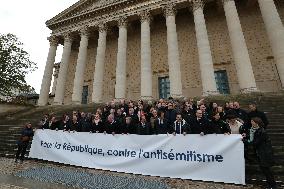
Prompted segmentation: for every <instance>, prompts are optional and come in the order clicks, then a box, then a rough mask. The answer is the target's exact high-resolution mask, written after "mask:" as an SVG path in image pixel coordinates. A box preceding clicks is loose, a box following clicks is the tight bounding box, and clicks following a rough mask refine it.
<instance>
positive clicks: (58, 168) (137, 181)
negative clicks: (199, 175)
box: [0, 158, 260, 189]
mask: <svg viewBox="0 0 284 189" xmlns="http://www.w3.org/2000/svg"><path fill="white" fill-rule="evenodd" d="M0 169H1V170H0V183H1V184H0V189H6V188H9V189H27V188H29V189H30V188H32V189H33V188H35V189H38V188H41V189H46V188H50V189H63V188H70V186H72V187H73V188H74V187H75V188H104V189H106V188H119V189H120V188H121V189H126V188H133V189H134V188H139V189H140V188H143V189H151V188H153V189H160V188H161V189H162V188H172V189H193V188H194V189H196V188H198V189H243V188H246V189H248V188H253V189H260V187H257V186H252V185H249V186H236V185H231V184H221V183H212V182H200V181H190V180H182V179H169V178H160V177H150V176H142V175H133V174H124V173H117V172H110V171H102V170H95V169H87V168H81V167H74V166H67V165H61V164H60V165H59V164H56V163H51V162H43V161H36V160H26V161H24V163H22V164H20V163H14V160H13V159H7V158H0ZM40 174H42V175H44V176H40ZM88 178H92V179H88Z"/></svg>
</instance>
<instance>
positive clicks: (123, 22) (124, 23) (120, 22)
mask: <svg viewBox="0 0 284 189" xmlns="http://www.w3.org/2000/svg"><path fill="white" fill-rule="evenodd" d="M127 24H128V22H127V17H126V16H122V17H119V18H118V20H117V25H118V27H127Z"/></svg>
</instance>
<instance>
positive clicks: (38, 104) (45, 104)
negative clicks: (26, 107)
mask: <svg viewBox="0 0 284 189" xmlns="http://www.w3.org/2000/svg"><path fill="white" fill-rule="evenodd" d="M47 104H48V103H37V106H47Z"/></svg>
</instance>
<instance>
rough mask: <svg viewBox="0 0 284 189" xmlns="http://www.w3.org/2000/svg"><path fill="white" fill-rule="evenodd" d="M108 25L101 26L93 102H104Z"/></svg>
mask: <svg viewBox="0 0 284 189" xmlns="http://www.w3.org/2000/svg"><path fill="white" fill-rule="evenodd" d="M106 37H107V25H106V24H103V23H102V24H100V25H99V39H98V47H97V56H96V64H95V72H94V82H93V93H92V102H94V103H101V102H102V100H103V80H104V71H105V53H106Z"/></svg>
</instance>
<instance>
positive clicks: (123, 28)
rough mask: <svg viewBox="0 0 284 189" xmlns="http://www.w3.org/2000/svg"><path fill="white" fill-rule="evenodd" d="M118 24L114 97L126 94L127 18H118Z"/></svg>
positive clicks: (123, 96) (118, 97) (121, 96)
mask: <svg viewBox="0 0 284 189" xmlns="http://www.w3.org/2000/svg"><path fill="white" fill-rule="evenodd" d="M118 26H119V37H118V49H117V63H116V83H115V98H116V99H123V98H125V94H126V61H127V60H126V56H127V19H126V18H125V17H122V18H120V19H119V20H118Z"/></svg>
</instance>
